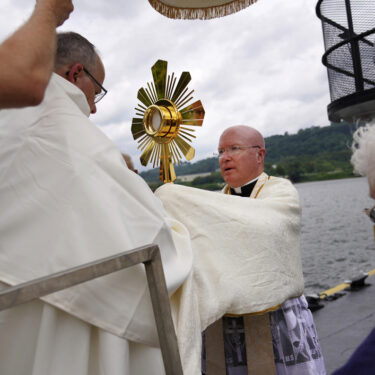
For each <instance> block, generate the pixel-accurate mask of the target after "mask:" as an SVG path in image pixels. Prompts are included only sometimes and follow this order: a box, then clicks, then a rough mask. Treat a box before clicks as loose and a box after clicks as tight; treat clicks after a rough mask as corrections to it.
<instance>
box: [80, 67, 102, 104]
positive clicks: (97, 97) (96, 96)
mask: <svg viewBox="0 0 375 375" xmlns="http://www.w3.org/2000/svg"><path fill="white" fill-rule="evenodd" d="M83 71H84V72H85V73H86V74H87V75H88V76H89V77H90V78H91V79H92V80H93V81H94V82H95V83H96V84H97V85H98V86H99V87H100V89H101V91H100V92H99V93H98V94H95V99H94V103H95V104H96V103H98V102H99V101H100V100H102V99H103V98H104V97H105V95H106V94H107V92H108V91H107V90H106V89H105V88H104V87H103V86H102V85H101V84H100V83H99V82H98V81H97V80H96V78H95V77H94V76H93V75H92V74H91V73H90V72H89V71H88V70H87V69H86V68H85V67H83Z"/></svg>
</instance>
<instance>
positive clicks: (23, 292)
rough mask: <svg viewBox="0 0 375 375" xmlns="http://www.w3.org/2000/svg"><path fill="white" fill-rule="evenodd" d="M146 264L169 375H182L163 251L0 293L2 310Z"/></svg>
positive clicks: (138, 253) (151, 249) (102, 262)
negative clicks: (163, 263) (162, 259)
mask: <svg viewBox="0 0 375 375" xmlns="http://www.w3.org/2000/svg"><path fill="white" fill-rule="evenodd" d="M139 263H144V265H145V268H146V275H147V282H148V286H149V289H150V295H151V301H152V306H153V310H154V314H155V321H156V326H157V330H158V334H159V342H160V349H161V352H162V356H163V362H164V368H165V372H166V375H183V371H182V365H181V359H180V354H179V350H178V346H177V337H176V333H175V330H174V325H173V321H172V315H171V308H170V303H169V296H168V290H167V285H166V282H165V277H164V271H163V265H162V262H161V255H160V250H159V247H158V246H157V245H147V246H143V247H139V248H137V249H134V250H131V251H125V252H123V253H120V254H117V255H113V256H109V257H107V258H103V259H99V260H96V261H94V262H90V263H86V264H83V265H81V266H78V267H73V268H71V269H68V270H65V271H62V272H57V273H54V274H52V275H48V276H45V277H41V278H38V279H35V280H32V281H28V282H25V283H22V284H19V285H16V286H13V287H10V288H7V289H4V290H1V291H0V311H1V310H5V309H9V308H12V307H15V306H17V305H20V304H22V303H26V302H29V301H32V300H34V299H38V298H40V297H43V296H45V295H47V294H50V293H54V292H58V291H60V290H63V289H66V288H69V287H71V286H74V285H77V284H80V283H83V282H86V281H89V280H93V279H96V278H98V277H101V276H104V275H108V274H110V273H112V272H116V271H119V270H121V269H124V268H128V267H131V266H134V265H136V264H139Z"/></svg>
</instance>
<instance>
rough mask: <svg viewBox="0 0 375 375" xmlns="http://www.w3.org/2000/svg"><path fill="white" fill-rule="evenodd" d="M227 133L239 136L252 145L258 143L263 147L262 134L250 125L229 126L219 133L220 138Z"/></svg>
mask: <svg viewBox="0 0 375 375" xmlns="http://www.w3.org/2000/svg"><path fill="white" fill-rule="evenodd" d="M227 135H231V136H232V135H233V136H238V137H241V138H243V139H245V140H246V142H248V144H249V145H250V144H254V145H259V146H261V147H262V148H264V139H263V136H262V134H260V133H259V132H258V130H256V129H254V128H252V127H251V126H247V125H234V126H231V127H229V128H227V129H225V130H224V131H223V134H222V135H221V137H220V139H221V138H222V137H223V136H227ZM219 143H220V141H219Z"/></svg>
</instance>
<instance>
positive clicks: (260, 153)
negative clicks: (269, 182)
mask: <svg viewBox="0 0 375 375" xmlns="http://www.w3.org/2000/svg"><path fill="white" fill-rule="evenodd" d="M265 156H266V150H265V149H264V148H261V149H260V150H259V151H258V162H259V163H263V161H264V157H265Z"/></svg>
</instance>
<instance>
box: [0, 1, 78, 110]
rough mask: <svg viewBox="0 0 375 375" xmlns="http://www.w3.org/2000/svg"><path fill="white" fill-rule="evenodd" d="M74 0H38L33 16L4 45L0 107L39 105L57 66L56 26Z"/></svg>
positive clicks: (0, 54)
mask: <svg viewBox="0 0 375 375" xmlns="http://www.w3.org/2000/svg"><path fill="white" fill-rule="evenodd" d="M72 11H73V3H72V0H37V2H36V5H35V9H34V11H33V13H32V15H31V17H30V18H29V20H28V21H27V22H26V23H25V24H24V25H23V26H21V27H20V28H19V29H18V30H17V31H16V32H15V33H14V34H13V35H11V36H10V37H9V38H8V39H6V40H5V41H4V42H3V43H2V44H1V45H0V109H1V108H15V107H25V106H30V105H38V104H39V103H40V102H41V101H42V100H43V97H44V91H45V89H46V87H47V84H48V81H49V79H50V76H51V73H52V71H53V67H54V57H55V52H56V27H57V26H60V25H62V24H63V23H64V21H65V20H66V19H67V18H68V17H69V14H70V13H71V12H72Z"/></svg>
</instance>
